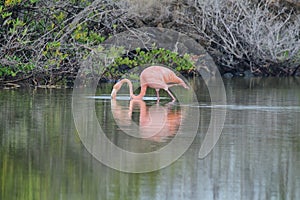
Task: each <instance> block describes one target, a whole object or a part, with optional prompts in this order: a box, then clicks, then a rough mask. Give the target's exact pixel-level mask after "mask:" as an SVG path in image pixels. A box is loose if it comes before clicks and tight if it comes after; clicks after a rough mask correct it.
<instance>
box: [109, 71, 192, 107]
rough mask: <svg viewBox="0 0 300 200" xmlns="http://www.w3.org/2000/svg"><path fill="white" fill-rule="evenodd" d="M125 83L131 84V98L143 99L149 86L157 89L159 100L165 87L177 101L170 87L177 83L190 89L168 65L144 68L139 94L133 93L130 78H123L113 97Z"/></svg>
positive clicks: (115, 88)
mask: <svg viewBox="0 0 300 200" xmlns="http://www.w3.org/2000/svg"><path fill="white" fill-rule="evenodd" d="M123 83H127V84H128V86H129V93H130V98H131V99H142V98H143V97H144V96H145V94H146V90H147V87H150V88H154V89H155V90H156V96H157V100H159V90H160V89H164V90H165V91H167V92H168V94H169V95H170V96H171V97H172V100H173V101H175V100H176V99H175V97H174V96H173V94H172V93H171V92H170V91H169V87H172V86H175V85H181V86H182V87H184V88H186V89H189V87H188V86H187V85H186V84H185V83H184V81H183V80H182V79H181V78H179V77H178V76H176V74H175V73H174V72H173V71H171V70H170V69H168V68H166V67H161V66H151V67H148V68H146V69H144V70H143V71H142V73H141V75H140V83H141V92H140V94H138V95H134V94H133V86H132V83H131V81H130V80H128V79H122V80H121V81H119V82H118V83H116V84H115V85H114V87H113V90H112V92H111V97H112V99H114V98H116V96H117V92H118V91H119V90H120V88H121V87H122V85H123Z"/></svg>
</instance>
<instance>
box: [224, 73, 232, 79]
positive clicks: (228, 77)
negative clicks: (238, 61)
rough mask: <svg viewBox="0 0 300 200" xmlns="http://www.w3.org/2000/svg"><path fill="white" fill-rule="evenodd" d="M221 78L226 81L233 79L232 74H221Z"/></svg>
mask: <svg viewBox="0 0 300 200" xmlns="http://www.w3.org/2000/svg"><path fill="white" fill-rule="evenodd" d="M223 77H224V78H227V79H231V78H232V77H233V74H232V73H229V72H228V73H226V74H223Z"/></svg>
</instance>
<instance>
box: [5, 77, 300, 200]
mask: <svg viewBox="0 0 300 200" xmlns="http://www.w3.org/2000/svg"><path fill="white" fill-rule="evenodd" d="M190 84H191V85H192V87H193V89H194V90H195V91H196V93H197V96H198V100H199V106H195V104H193V105H189V104H185V105H179V104H176V103H175V104H168V101H167V100H165V99H162V100H161V102H160V104H159V105H156V103H155V101H151V100H150V101H137V102H131V103H130V102H129V101H126V100H117V101H111V100H109V99H105V98H96V99H95V110H96V112H97V119H98V121H99V123H100V125H101V127H102V128H103V130H104V132H105V134H106V136H107V137H108V138H109V139H110V140H111V141H112V142H113V143H115V144H116V145H118V146H119V147H121V148H123V149H126V150H130V151H135V152H151V151H154V150H157V149H160V148H163V147H164V146H165V145H168V144H169V143H170V142H171V141H172V139H173V138H174V136H175V135H176V134H180V135H181V137H182V138H183V139H184V138H187V137H188V134H189V133H188V131H187V132H184V131H181V132H180V129H179V127H180V125H181V123H186V124H188V125H190V124H191V122H192V123H193V124H195V126H196V125H199V128H198V133H197V136H196V138H195V139H194V142H193V143H192V145H191V146H190V148H189V149H188V150H187V151H186V152H185V154H184V155H183V156H181V157H180V158H179V159H178V160H177V161H176V162H174V163H173V164H172V165H170V166H168V167H166V168H164V169H162V170H159V171H155V172H151V173H142V174H130V173H123V172H119V171H117V170H114V169H111V168H109V167H106V166H105V165H103V164H101V163H100V162H99V161H97V159H95V158H94V157H93V156H92V155H91V154H90V153H89V152H88V151H87V150H86V148H85V146H84V145H83V143H82V142H81V140H80V137H79V134H78V131H77V130H76V128H75V125H74V119H73V115H72V90H43V89H38V90H2V91H0V110H1V115H0V199H3V200H6V199H10V200H14V199H22V200H26V199H28V200H33V199H37V200H39V199H43V200H44V199H49V200H52V199H72V200H76V199H92V200H94V199H95V200H96V199H97V200H98V199H103V200H106V199H118V200H119V199H130V200H132V199H162V200H164V199H193V200H194V199H300V190H299V188H300V121H299V119H300V90H299V86H300V80H299V79H287V78H286V79H275V78H274V79H270V78H268V79H235V80H227V81H225V88H226V94H227V104H228V105H227V106H226V108H227V116H226V121H225V125H224V129H223V133H222V135H221V137H220V139H219V141H218V143H217V144H216V146H215V147H214V149H213V151H212V152H211V153H210V154H209V155H208V156H207V157H206V158H205V159H198V152H199V148H200V146H201V144H202V142H203V139H204V137H205V133H206V131H207V128H208V124H209V122H210V115H211V109H222V108H224V105H220V106H219V107H218V106H217V107H214V108H212V107H211V106H210V97H209V94H208V91H207V89H206V87H205V85H204V83H203V82H202V81H200V80H198V79H195V80H191V82H190ZM111 87H112V85H110V84H106V85H102V86H101V87H100V88H99V89H98V90H97V93H96V95H97V96H104V95H108V94H109V93H110V91H111ZM175 89H176V91H177V94H179V95H181V96H184V99H189V98H191V90H189V91H186V90H184V89H180V88H175ZM174 91H175V90H174ZM154 94H155V93H154V91H152V93H150V94H148V95H149V96H151V95H154ZM87 99H88V98H87ZM192 110H199V112H200V119H199V122H198V121H195V119H193V118H191V115H190V112H191V111H192ZM162 112H163V114H164V116H165V118H163V120H164V123H163V125H162V124H161V123H160V122H161V121H163V120H162V119H161V116H162V115H161V113H162ZM83 113H84V112H83ZM149 113H150V114H151V115H149ZM157 127H160V130H161V131H158V132H159V134H156V135H151V134H152V132H153V131H154V130H155V131H156V128H157ZM191 128H192V127H191ZM133 129H135V130H136V132H138V133H139V134H140V135H139V137H142V138H134V137H131V136H128V135H127V134H125V133H124V131H125V132H127V133H130V132H133ZM153 162H154V161H153Z"/></svg>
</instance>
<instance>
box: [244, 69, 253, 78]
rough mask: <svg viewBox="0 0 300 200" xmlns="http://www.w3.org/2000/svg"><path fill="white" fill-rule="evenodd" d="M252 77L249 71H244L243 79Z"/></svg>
mask: <svg viewBox="0 0 300 200" xmlns="http://www.w3.org/2000/svg"><path fill="white" fill-rule="evenodd" d="M253 76H254V75H253V73H252V72H251V71H250V70H246V71H244V77H245V78H251V77H253Z"/></svg>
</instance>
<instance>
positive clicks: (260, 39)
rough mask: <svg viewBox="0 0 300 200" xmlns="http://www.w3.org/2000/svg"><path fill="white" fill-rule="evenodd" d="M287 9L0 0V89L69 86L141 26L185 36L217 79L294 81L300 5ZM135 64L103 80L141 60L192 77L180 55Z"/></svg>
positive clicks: (206, 0)
mask: <svg viewBox="0 0 300 200" xmlns="http://www.w3.org/2000/svg"><path fill="white" fill-rule="evenodd" d="M289 2H290V3H285V2H283V3H282V2H279V1H258V2H256V1H255V0H252V1H251V0H232V1H227V0H163V1H157V0H150V1H149V0H148V1H146V0H122V1H115V0H94V1H93V0H66V1H61V0H0V26H1V29H0V45H1V48H0V83H1V84H2V85H3V84H7V83H18V84H20V83H22V84H27V85H56V84H65V85H68V84H70V85H71V84H72V81H73V80H74V77H75V76H76V73H77V71H78V67H79V64H80V63H79V62H80V61H81V60H82V59H85V58H86V57H87V56H88V55H89V54H90V52H91V51H93V50H95V49H99V45H101V43H103V42H104V41H105V40H106V39H107V38H109V37H110V36H112V35H115V34H117V33H120V32H123V31H126V30H131V29H133V28H139V27H143V26H152V27H157V26H158V27H164V28H169V29H174V30H177V31H179V32H183V33H185V34H188V35H189V36H191V37H193V38H194V39H195V40H196V41H197V42H199V43H201V44H202V45H203V46H204V47H205V48H206V49H207V51H208V52H209V54H210V55H211V56H212V57H213V58H214V60H215V62H216V63H217V65H218V67H219V68H220V71H221V72H222V73H223V74H225V73H228V72H229V73H232V74H233V75H240V74H241V73H243V72H245V71H248V72H250V73H251V74H253V75H259V76H288V75H299V74H300V70H298V68H299V66H300V65H299V63H300V15H299V10H298V8H299V5H297V3H293V2H292V1H289ZM158 52H159V53H160V54H161V56H158V55H157V54H158ZM137 56H138V58H126V57H122V58H120V59H117V60H116V61H115V63H114V64H112V66H111V68H110V70H108V71H106V73H105V74H102V75H103V76H105V78H113V79H115V78H118V77H120V76H121V74H122V70H123V71H124V69H126V67H128V68H130V69H131V68H133V67H134V66H137V65H140V64H143V62H145V60H147V59H148V60H151V61H152V62H163V63H165V64H166V65H169V64H170V63H168V62H167V60H168V61H170V60H172V62H173V63H171V64H170V65H171V66H172V67H174V68H176V69H177V70H179V71H183V72H187V71H190V70H193V66H192V63H191V62H190V61H189V59H188V56H187V55H175V54H174V52H170V51H166V50H163V49H158V48H154V49H153V51H152V52H145V51H140V52H139V53H138V55H137ZM141 57H143V58H141ZM153 59H157V60H153ZM164 59H165V60H164ZM166 59H167V60H166ZM124 66H126V67H125V68H124ZM120 69H121V70H120ZM118 73H119V74H118Z"/></svg>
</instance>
